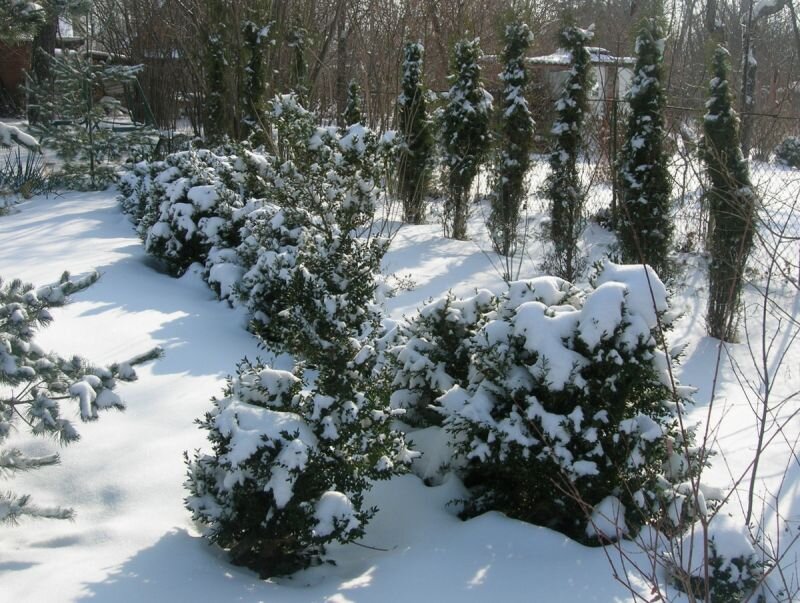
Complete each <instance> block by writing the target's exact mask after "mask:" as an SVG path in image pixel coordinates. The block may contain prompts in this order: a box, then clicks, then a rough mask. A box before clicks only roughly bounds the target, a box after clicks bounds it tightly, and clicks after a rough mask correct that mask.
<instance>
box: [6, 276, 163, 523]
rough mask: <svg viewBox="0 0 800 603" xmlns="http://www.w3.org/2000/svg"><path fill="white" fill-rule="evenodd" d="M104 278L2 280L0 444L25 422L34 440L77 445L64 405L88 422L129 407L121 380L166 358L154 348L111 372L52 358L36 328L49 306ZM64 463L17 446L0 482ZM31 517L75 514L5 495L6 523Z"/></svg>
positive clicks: (10, 449)
mask: <svg viewBox="0 0 800 603" xmlns="http://www.w3.org/2000/svg"><path fill="white" fill-rule="evenodd" d="M98 277H99V275H98V274H97V273H96V272H94V273H91V274H90V275H88V276H86V277H83V278H81V279H70V278H69V275H68V274H66V273H65V274H64V276H63V277H62V278H61V280H60V281H59V282H58V283H56V284H53V285H48V286H45V287H41V288H39V289H34V288H33V287H32V286H31V285H27V284H24V283H22V282H21V281H19V280H15V281H11V282H7V283H4V282H2V280H0V444H4V443H5V440H6V439H7V438H8V437H9V435H10V434H11V433H12V431H13V430H14V429H15V427H16V426H17V425H18V424H19V423H24V424H26V425H27V426H28V429H29V431H30V433H31V434H32V435H36V436H49V437H53V438H54V439H55V440H56V441H58V442H59V443H60V444H62V445H66V444H70V443H73V442H76V441H77V440H78V439H79V438H80V435H79V434H78V430H77V429H76V427H75V425H74V424H73V422H72V421H71V420H70V419H69V418H68V416H67V413H65V412H64V409H63V406H64V405H65V404H66V403H68V402H75V403H76V404H77V406H78V410H79V414H80V419H81V420H82V421H92V420H94V419H97V415H98V412H99V411H102V410H107V409H111V408H116V409H122V408H124V404H123V402H122V400H121V399H120V397H119V396H118V395H117V394H116V393H115V392H114V391H113V390H114V387H115V385H116V382H117V380H119V379H122V380H132V379H135V378H136V373H135V372H134V371H133V369H132V365H134V364H137V363H140V362H144V361H145V360H149V359H151V358H154V357H156V356H157V355H158V354H159V353H160V351H159V350H157V349H155V350H152V351H151V352H149V353H147V354H145V355H143V356H139V357H137V358H135V359H133V360H131V361H128V362H126V363H121V364H113V365H111V366H110V367H107V368H105V367H93V366H91V365H90V364H89V363H87V362H86V361H85V360H83V359H82V358H79V357H77V356H73V357H71V358H65V357H62V356H59V355H57V354H53V353H47V352H45V351H44V350H43V349H42V348H41V347H40V346H39V345H37V344H36V342H35V341H34V336H35V335H36V332H37V330H38V329H39V328H40V327H43V326H46V325H47V324H49V323H50V321H51V320H52V317H51V315H50V312H49V310H48V309H49V308H51V307H53V306H60V305H62V304H63V303H64V302H65V301H66V300H67V296H68V295H70V294H72V293H74V292H76V291H80V290H82V289H85V288H86V287H88V286H89V285H91V284H92V283H94V282H95V281H96V280H97V279H98ZM58 462H59V456H58V454H47V455H44V456H30V455H28V454H25V453H24V452H23V451H22V450H20V449H19V448H14V447H9V446H5V447H0V477H9V476H13V475H14V474H15V473H17V472H20V471H29V470H34V469H39V468H41V467H46V466H48V465H55V464H57V463H58ZM25 516H29V517H46V518H51V519H69V518H71V517H72V516H73V511H72V510H71V509H67V508H63V507H58V506H56V507H42V506H39V505H36V504H34V503H33V502H32V501H31V498H30V496H28V495H24V494H23V495H20V494H15V493H13V492H0V522H11V523H15V522H17V521H18V520H19V519H21V518H22V517H25Z"/></svg>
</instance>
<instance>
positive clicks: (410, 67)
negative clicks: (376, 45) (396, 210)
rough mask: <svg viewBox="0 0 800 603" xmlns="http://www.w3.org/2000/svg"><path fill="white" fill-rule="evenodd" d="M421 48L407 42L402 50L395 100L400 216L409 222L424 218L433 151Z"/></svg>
mask: <svg viewBox="0 0 800 603" xmlns="http://www.w3.org/2000/svg"><path fill="white" fill-rule="evenodd" d="M424 53H425V48H424V47H423V46H422V44H421V43H419V42H409V43H408V44H406V46H405V49H404V50H403V92H402V93H401V94H400V96H399V97H398V99H397V107H398V113H399V119H400V134H401V135H402V137H403V143H402V147H401V148H400V163H399V166H398V171H399V188H400V196H401V197H402V199H403V218H404V220H405V221H406V222H410V223H411V224H422V222H423V221H424V219H425V207H424V199H425V193H426V192H427V189H428V180H429V178H430V172H431V155H432V153H433V133H432V131H431V130H432V128H431V122H430V118H429V116H428V108H427V103H426V94H427V91H426V90H425V86H424V84H423V81H422V61H423V56H424Z"/></svg>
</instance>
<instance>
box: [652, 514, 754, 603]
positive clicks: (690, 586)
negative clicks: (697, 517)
mask: <svg viewBox="0 0 800 603" xmlns="http://www.w3.org/2000/svg"><path fill="white" fill-rule="evenodd" d="M706 536H707V538H708V540H707V542H708V547H707V549H706V546H705V543H706ZM668 568H669V571H670V573H671V577H672V581H673V583H674V584H675V586H676V587H677V588H678V589H680V590H682V591H684V592H686V591H689V590H691V592H692V594H693V596H694V597H698V598H699V599H700V600H703V601H708V602H709V603H729V602H731V601H746V600H760V599H756V598H755V597H754V591H755V590H756V589H757V588H758V587H759V586H760V585H761V583H762V581H763V580H764V573H765V569H766V568H765V566H764V562H763V560H762V559H760V558H759V555H758V554H757V552H756V550H755V549H754V547H753V543H752V542H751V540H750V536H749V534H748V533H747V527H746V526H745V525H744V524H743V522H741V521H735V520H734V519H733V518H731V517H729V516H728V515H725V514H722V513H718V514H716V515H714V516H713V518H712V519H711V521H710V522H709V523H708V528H707V532H704V530H703V529H702V527H701V526H700V525H695V526H694V527H693V529H691V530H690V531H688V532H687V533H686V534H685V535H684V536H683V537H682V538H681V539H680V540H679V541H678V542H677V544H676V546H675V548H674V550H673V551H671V553H670V555H669V556H668ZM706 569H707V570H708V585H706ZM751 598H752V599H751Z"/></svg>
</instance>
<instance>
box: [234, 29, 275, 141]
mask: <svg viewBox="0 0 800 603" xmlns="http://www.w3.org/2000/svg"><path fill="white" fill-rule="evenodd" d="M272 26H273V24H272V23H269V24H267V25H264V26H260V25H258V24H257V23H255V22H253V21H250V20H247V21H245V22H244V23H243V24H242V38H243V41H244V51H245V57H246V62H245V67H244V74H243V79H244V81H243V83H242V98H241V103H242V115H243V117H242V134H243V135H244V136H248V135H256V133H259V132H260V130H261V128H260V123H259V120H260V115H261V113H262V112H263V111H264V104H265V103H264V101H265V97H266V92H267V74H266V62H265V51H266V47H267V45H268V44H270V43H271V42H273V40H272V38H271V37H270V33H271V30H272ZM255 138H256V140H255V142H256V143H260V142H263V141H264V140H263V139H264V136H263V132H261V133H260V134H259V135H256V136H255Z"/></svg>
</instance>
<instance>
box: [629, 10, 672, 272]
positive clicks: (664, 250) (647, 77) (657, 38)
mask: <svg viewBox="0 0 800 603" xmlns="http://www.w3.org/2000/svg"><path fill="white" fill-rule="evenodd" d="M663 60H664V30H663V27H662V24H661V22H660V20H659V19H658V18H649V19H646V20H645V21H644V22H643V23H642V27H641V29H640V31H639V35H638V36H637V38H636V68H635V70H634V76H633V81H632V82H631V88H630V91H629V92H628V95H627V101H628V103H629V104H630V109H631V114H630V118H629V120H628V132H627V140H626V141H625V143H624V145H623V147H622V150H621V152H620V158H619V181H620V188H621V192H622V198H621V208H620V209H621V211H620V215H619V219H618V222H617V227H618V230H617V235H618V237H619V242H620V246H621V250H622V258H623V260H625V262H627V263H645V264H649V265H650V266H652V267H653V268H654V269H655V270H656V272H657V273H658V274H659V275H661V276H662V277H663V276H664V275H665V274H666V273H667V271H668V265H669V264H668V257H669V251H670V242H671V239H672V225H671V222H670V217H669V199H670V193H671V188H672V187H671V185H670V179H669V173H668V172H667V154H666V150H665V149H664V139H665V137H666V132H665V129H664V107H665V106H666V104H667V97H666V94H665V92H664V88H663V85H662V82H661V80H662V77H663V68H662V65H663Z"/></svg>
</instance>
